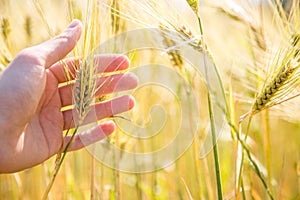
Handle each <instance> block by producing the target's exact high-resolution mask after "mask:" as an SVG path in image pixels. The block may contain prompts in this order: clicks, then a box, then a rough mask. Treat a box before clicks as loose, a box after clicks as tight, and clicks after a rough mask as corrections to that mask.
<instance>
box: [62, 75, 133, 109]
mask: <svg viewBox="0 0 300 200" xmlns="http://www.w3.org/2000/svg"><path fill="white" fill-rule="evenodd" d="M97 82H98V83H97V88H98V89H97V92H96V96H95V97H98V96H101V95H107V94H111V93H113V92H120V91H125V90H130V89H133V88H135V87H136V86H137V84H138V79H137V77H136V76H135V75H134V74H133V73H125V74H115V75H112V76H107V77H101V78H98V80H97ZM73 87H74V84H68V85H64V86H61V87H59V93H60V98H61V102H62V107H65V106H69V105H72V103H73V102H72V96H73Z"/></svg>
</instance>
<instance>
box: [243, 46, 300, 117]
mask: <svg viewBox="0 0 300 200" xmlns="http://www.w3.org/2000/svg"><path fill="white" fill-rule="evenodd" d="M298 46H299V44H298V42H297V43H295V45H291V46H290V47H289V48H287V49H285V50H284V52H282V53H279V54H278V56H279V57H278V59H277V62H276V63H275V65H276V66H274V67H275V68H277V70H275V71H274V72H273V74H272V76H270V78H269V79H267V80H266V82H265V84H264V85H263V87H262V88H261V89H260V92H259V93H257V95H256V98H255V100H254V103H253V105H252V108H251V111H250V112H249V113H247V114H245V115H243V116H242V117H241V119H243V118H245V117H246V116H248V115H255V114H256V113H259V112H260V111H262V110H264V109H266V108H270V107H272V106H274V105H278V104H279V103H280V102H284V101H285V99H288V98H289V97H290V96H289V94H290V93H291V92H292V91H293V90H294V89H295V88H296V87H297V86H298V85H299V83H300V80H299V77H300V71H299V67H300V62H299V59H300V52H299V48H298Z"/></svg>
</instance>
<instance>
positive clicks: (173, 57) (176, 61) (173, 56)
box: [159, 25, 183, 70]
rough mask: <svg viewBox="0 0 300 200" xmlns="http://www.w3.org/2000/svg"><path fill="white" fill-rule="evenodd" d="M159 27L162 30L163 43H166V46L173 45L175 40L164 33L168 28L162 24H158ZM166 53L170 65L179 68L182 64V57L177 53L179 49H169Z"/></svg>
mask: <svg viewBox="0 0 300 200" xmlns="http://www.w3.org/2000/svg"><path fill="white" fill-rule="evenodd" d="M159 28H160V29H161V30H162V31H161V34H162V36H163V38H164V40H163V43H164V45H166V47H167V48H172V47H175V46H176V42H175V41H174V40H172V39H171V38H169V37H168V36H167V35H166V33H165V32H166V31H168V30H167V29H166V28H165V27H164V26H163V25H160V26H159ZM167 54H168V55H169V58H170V61H171V63H172V65H173V66H174V67H177V68H179V69H180V70H181V69H182V65H183V60H182V57H181V55H180V53H179V50H177V49H170V50H168V51H167Z"/></svg>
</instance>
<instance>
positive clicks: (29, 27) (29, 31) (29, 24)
mask: <svg viewBox="0 0 300 200" xmlns="http://www.w3.org/2000/svg"><path fill="white" fill-rule="evenodd" d="M24 29H25V32H26V36H27V39H28V41H31V38H32V19H31V17H30V16H27V17H26V18H25V24H24Z"/></svg>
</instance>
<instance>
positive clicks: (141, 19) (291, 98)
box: [0, 0, 300, 199]
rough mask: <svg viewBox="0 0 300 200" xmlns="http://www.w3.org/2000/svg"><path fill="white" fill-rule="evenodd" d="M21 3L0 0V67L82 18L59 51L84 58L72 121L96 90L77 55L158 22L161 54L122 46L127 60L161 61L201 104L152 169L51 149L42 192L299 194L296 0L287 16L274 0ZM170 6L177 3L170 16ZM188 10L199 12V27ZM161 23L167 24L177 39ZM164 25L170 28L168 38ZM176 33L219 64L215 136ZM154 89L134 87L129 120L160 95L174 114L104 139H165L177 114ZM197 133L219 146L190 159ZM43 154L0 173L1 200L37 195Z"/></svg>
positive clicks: (140, 144) (139, 144)
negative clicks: (175, 146) (161, 163)
mask: <svg viewBox="0 0 300 200" xmlns="http://www.w3.org/2000/svg"><path fill="white" fill-rule="evenodd" d="M20 2H21V1H19V0H12V1H6V0H0V11H1V13H2V14H1V16H0V18H1V37H0V43H1V47H0V63H1V66H2V65H3V66H7V65H8V64H9V62H10V61H11V59H12V58H13V57H14V56H15V55H16V53H17V52H18V51H19V50H20V49H22V48H25V47H27V46H30V45H34V44H37V43H39V42H41V41H44V40H45V39H47V38H49V37H50V36H52V35H54V34H55V33H57V32H60V31H61V30H62V29H63V27H65V26H66V25H67V24H68V22H69V21H70V20H71V19H73V18H79V19H81V20H82V21H83V24H84V26H85V33H84V36H83V39H81V40H80V41H79V45H78V46H77V48H76V51H74V52H73V53H72V54H71V55H70V56H83V58H84V59H83V61H82V63H81V69H79V70H78V74H77V83H76V85H77V90H76V91H75V92H74V94H75V95H74V99H75V102H76V104H75V107H76V108H77V111H78V113H79V123H78V124H81V121H82V119H84V116H85V114H86V112H87V111H88V105H89V104H90V103H91V102H92V100H91V96H93V94H94V92H93V91H94V90H95V89H96V88H95V87H96V86H95V85H94V84H93V74H94V70H93V68H91V67H90V66H93V64H92V62H93V61H91V59H89V58H88V57H87V55H89V54H90V53H91V51H92V50H93V48H95V47H96V46H97V45H98V44H100V43H101V42H103V41H106V39H108V38H110V37H112V36H114V35H117V34H118V33H122V32H125V31H127V30H132V29H135V28H139V27H156V28H160V30H161V32H160V34H161V36H162V39H163V40H164V46H165V50H166V54H164V55H158V54H157V53H155V52H154V51H151V50H149V51H147V52H144V53H141V52H135V53H132V54H135V55H134V56H132V55H130V54H129V57H130V58H131V64H132V69H134V67H135V66H139V65H140V64H143V63H156V62H158V61H161V62H163V63H164V64H165V65H168V66H170V67H171V68H172V69H174V70H176V72H177V73H178V74H180V75H181V76H182V77H184V79H185V80H187V82H188V83H190V84H191V87H192V88H193V89H194V90H195V94H196V97H197V100H199V102H202V99H203V98H204V97H207V95H208V102H207V103H205V104H203V105H202V107H201V108H204V107H206V111H204V110H205V109H199V110H198V112H199V113H200V116H201V122H202V123H201V124H200V125H199V131H198V133H197V137H195V141H194V142H193V143H192V146H191V147H190V148H188V150H187V151H186V152H185V153H184V154H183V155H182V156H181V157H180V158H179V159H178V160H176V162H175V163H174V164H173V165H171V166H168V167H166V168H164V169H160V170H157V171H154V172H151V173H142V174H131V173H125V172H121V171H118V170H116V169H111V168H109V167H107V166H105V165H104V164H102V163H101V162H98V161H97V160H95V159H94V158H92V157H91V155H90V154H89V152H88V151H86V150H80V151H78V152H76V153H70V154H68V156H65V155H66V154H65V153H63V155H62V157H60V156H58V159H57V160H59V163H60V164H58V165H57V168H58V169H60V170H59V172H58V170H57V172H58V173H57V174H56V175H54V176H55V179H56V180H55V182H54V181H53V186H52V188H51V190H50V189H49V191H51V192H50V193H49V196H48V198H49V199H217V198H219V199H268V198H269V199H298V198H299V194H300V190H299V187H300V183H299V177H300V176H299V166H300V164H299V154H300V149H299V146H300V144H299V143H300V135H299V130H300V126H299V117H298V116H297V113H300V112H299V110H298V107H299V106H298V105H299V99H298V98H297V97H298V95H299V93H298V87H297V86H298V78H299V76H298V68H299V56H300V55H299V49H300V44H299V33H300V22H299V20H298V19H299V13H300V11H299V7H298V5H299V1H298V0H294V1H292V7H291V12H290V15H287V14H286V13H285V11H284V9H283V8H282V7H281V6H280V5H279V3H278V2H279V1H278V2H277V3H278V5H276V4H275V3H274V2H273V3H272V2H271V1H270V2H268V3H266V4H264V5H263V4H260V5H253V4H250V6H249V4H247V3H246V1H238V0H237V1H235V2H236V4H230V5H228V4H226V3H225V2H222V1H220V2H221V3H220V4H217V5H216V4H214V2H211V1H203V2H201V3H200V4H199V5H200V7H198V6H197V5H198V3H199V2H198V1H188V2H189V3H190V5H191V8H189V6H188V4H187V3H186V2H185V1H180V2H181V3H180V6H178V7H180V9H182V10H184V12H182V13H180V9H178V7H176V5H175V4H173V5H172V4H171V5H170V4H167V3H166V2H167V1H161V2H160V1H154V0H149V1H145V2H143V1H138V2H137V1H134V0H129V1H124V0H111V1H110V0H107V1H99V2H98V3H97V2H96V1H93V0H91V1H86V2H83V1H71V0H66V1H58V0H57V1H51V2H50V1H41V2H40V1H32V4H26V5H24V6H18V5H19V3H20ZM88 2H89V3H90V4H88ZM178 4H179V3H178ZM167 5H169V6H167ZM66 6H67V7H68V11H67V12H66V10H65V7H66ZM199 8H200V9H199ZM237 11H239V12H237ZM15 13H18V16H19V17H17V16H16V15H15ZM170 13H171V14H170ZM176 13H180V17H178V16H177V14H176ZM195 13H196V15H195ZM191 16H192V17H191ZM197 16H201V28H200V27H199V23H198V18H197ZM228 30H230V31H228ZM202 31H203V32H204V33H202ZM171 32H172V34H173V33H176V34H177V35H176V37H173V36H174V35H172V34H170V33H171ZM20 33H21V34H20ZM170 35H171V36H172V37H168V36H170ZM145 40H147V37H145ZM182 43H185V44H187V45H190V46H191V47H192V48H194V49H195V50H196V51H199V52H207V51H209V52H207V54H208V57H211V58H212V61H213V62H214V67H216V70H217V72H218V73H219V74H218V76H219V79H218V81H220V82H221V83H220V84H222V87H223V91H222V92H223V94H222V95H221V96H224V98H226V105H225V107H222V111H223V112H224V116H225V117H226V120H227V128H226V129H225V131H224V132H223V133H222V135H220V136H219V135H218V132H215V131H213V130H214V129H213V128H214V124H213V123H210V124H209V121H210V120H211V121H214V120H213V117H214V116H213V115H212V114H213V109H214V108H213V107H211V103H210V101H214V95H215V94H214V93H213V90H212V88H210V87H209V86H208V87H206V85H205V81H203V77H205V74H203V77H196V76H194V73H193V69H192V67H191V66H190V65H189V64H188V63H186V62H185V60H184V59H183V58H182V54H181V51H180V50H181V49H180V45H181V44H182ZM178 47H179V48H178ZM117 48H118V47H117V46H115V47H114V49H117ZM1 66H0V67H1ZM151 73H152V74H151V76H153V77H156V76H161V74H159V72H158V71H152V72H151ZM201 79H202V81H201ZM209 84H212V85H213V84H215V83H214V82H212V83H208V85H209ZM182 88H184V86H183V85H182V84H180V83H178V91H177V92H178V94H179V93H180V91H182ZM203 88H206V89H203ZM86 89H87V90H86ZM159 91H160V92H157V91H156V92H157V93H155V90H153V91H151V90H146V89H145V90H140V92H136V93H135V96H136V99H137V102H138V103H139V107H138V108H137V110H134V111H130V112H129V116H130V117H132V119H133V120H134V121H136V122H137V123H140V124H143V123H144V124H147V123H149V121H147V120H145V119H147V118H149V116H148V114H149V111H150V109H151V106H152V105H154V104H155V103H159V104H161V105H163V106H164V108H165V109H166V111H167V116H168V117H170V119H172V120H173V121H171V122H168V123H166V125H165V129H164V130H161V132H160V134H159V135H157V136H155V137H153V138H151V139H150V140H149V141H145V140H140V139H136V138H130V137H129V136H128V135H126V133H123V132H122V130H118V131H117V132H116V133H115V134H113V135H112V136H109V138H108V139H107V140H105V141H106V142H107V143H113V144H115V145H117V146H119V147H122V148H124V149H125V150H126V151H129V152H149V151H151V150H153V149H156V148H161V147H163V146H164V145H165V144H166V142H167V141H170V140H172V137H173V136H174V135H172V133H173V132H174V131H175V129H176V128H177V126H175V124H176V123H175V122H177V121H178V120H179V119H180V116H179V115H180V112H177V110H178V108H175V107H176V105H177V104H176V103H175V100H174V99H172V98H169V100H170V99H171V100H172V101H171V100H170V102H167V101H166V102H164V101H162V100H161V98H160V97H161V96H163V97H165V98H164V99H165V100H168V98H167V94H168V93H167V91H165V90H159ZM105 98H109V96H108V97H105ZM205 99H206V101H207V98H205ZM186 106H187V107H188V106H189V105H186ZM223 106H224V105H223ZM227 107H228V108H227ZM172 113H173V114H172ZM174 113H175V114H174ZM245 113H246V114H245ZM209 114H210V115H209ZM240 119H242V120H241V121H240ZM215 120H217V119H215ZM207 125H211V127H212V129H211V132H209V131H207V129H206V128H207ZM216 129H217V130H219V127H216ZM69 133H74V132H72V131H70V132H69ZM204 133H212V134H213V135H212V138H211V139H213V141H211V142H212V143H213V144H214V143H217V144H218V145H214V146H213V149H212V151H211V152H209V153H208V154H207V155H206V157H205V158H201V159H200V158H199V157H198V155H199V154H200V149H201V148H202V145H204V144H203V137H204ZM187 134H188V133H187ZM107 151H108V152H109V150H107ZM113 156H114V160H115V165H118V164H119V163H121V162H122V161H124V159H126V157H123V155H122V154H121V155H118V154H113ZM170 156H172V155H170ZM54 163H55V158H52V159H50V160H49V161H47V162H45V163H43V165H40V166H37V167H34V168H32V169H29V170H25V171H23V172H20V173H15V174H9V175H0V198H1V199H18V198H19V199H40V198H41V197H42V195H43V193H44V192H45V191H46V185H47V183H49V181H50V183H51V177H52V178H53V177H54V176H53V174H52V169H53V168H54ZM153 164H154V165H155V163H153ZM57 168H56V169H57ZM28 180H30V181H28ZM53 180H54V179H53ZM46 193H47V192H46Z"/></svg>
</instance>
